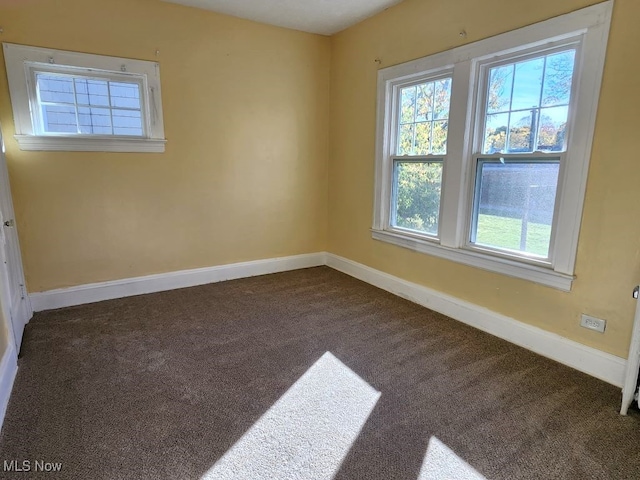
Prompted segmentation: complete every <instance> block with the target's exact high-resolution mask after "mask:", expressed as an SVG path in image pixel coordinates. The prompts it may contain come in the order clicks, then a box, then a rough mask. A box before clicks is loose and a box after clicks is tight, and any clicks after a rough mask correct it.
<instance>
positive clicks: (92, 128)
mask: <svg viewBox="0 0 640 480" xmlns="http://www.w3.org/2000/svg"><path fill="white" fill-rule="evenodd" d="M78 122H79V123H80V133H83V134H96V135H111V134H112V133H113V131H112V130H111V113H110V112H109V109H108V108H90V107H78Z"/></svg>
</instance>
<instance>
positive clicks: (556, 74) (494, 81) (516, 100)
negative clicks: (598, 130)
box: [482, 49, 575, 154]
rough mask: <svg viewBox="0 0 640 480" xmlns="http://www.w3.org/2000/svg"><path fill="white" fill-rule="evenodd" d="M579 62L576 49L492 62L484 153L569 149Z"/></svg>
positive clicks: (488, 78)
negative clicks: (575, 71) (575, 70)
mask: <svg viewBox="0 0 640 480" xmlns="http://www.w3.org/2000/svg"><path fill="white" fill-rule="evenodd" d="M574 63H575V49H571V50H567V51H564V52H559V53H553V54H550V55H544V56H540V57H537V58H533V59H530V60H526V61H523V62H514V63H512V64H509V65H501V66H499V67H494V68H490V69H489V72H488V74H487V75H488V77H487V92H486V95H487V110H486V115H485V127H484V139H483V140H484V141H483V147H482V153H485V154H492V153H496V152H504V153H531V152H533V151H535V150H541V151H551V152H560V151H563V150H564V148H565V138H564V137H565V131H566V123H567V119H568V115H569V111H568V106H569V101H570V97H571V85H572V81H573V68H574ZM544 107H555V108H544ZM506 115H509V120H508V131H507V130H506V127H507V117H506ZM503 129H504V132H503ZM503 136H504V137H505V138H503Z"/></svg>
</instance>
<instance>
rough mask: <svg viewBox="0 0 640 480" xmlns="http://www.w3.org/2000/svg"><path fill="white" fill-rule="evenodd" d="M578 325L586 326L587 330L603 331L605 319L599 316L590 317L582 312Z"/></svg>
mask: <svg viewBox="0 0 640 480" xmlns="http://www.w3.org/2000/svg"><path fill="white" fill-rule="evenodd" d="M580 326H581V327H584V328H588V329H589V330H595V331H596V332H600V333H604V329H605V327H606V326H607V321H606V320H602V319H600V318H596V317H591V316H589V315H584V314H582V320H580Z"/></svg>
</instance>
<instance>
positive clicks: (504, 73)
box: [487, 65, 513, 113]
mask: <svg viewBox="0 0 640 480" xmlns="http://www.w3.org/2000/svg"><path fill="white" fill-rule="evenodd" d="M488 83H489V87H488V90H489V92H488V95H487V112H488V113H497V112H507V111H509V110H510V108H511V88H512V87H513V65H507V66H504V67H497V68H492V69H491V70H489V82H488Z"/></svg>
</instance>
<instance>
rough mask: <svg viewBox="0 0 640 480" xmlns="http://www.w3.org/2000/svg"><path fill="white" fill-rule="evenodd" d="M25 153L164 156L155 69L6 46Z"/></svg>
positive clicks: (148, 65) (139, 63)
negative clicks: (105, 152) (158, 154)
mask: <svg viewBox="0 0 640 480" xmlns="http://www.w3.org/2000/svg"><path fill="white" fill-rule="evenodd" d="M4 51H5V62H6V65H7V73H8V76H9V87H10V91H11V102H12V105H13V111H14V117H15V125H16V139H17V140H18V143H19V145H20V148H21V149H23V150H85V151H131V152H138V151H143V152H162V151H164V143H165V141H164V129H163V121H162V105H161V101H160V78H159V66H158V64H156V63H153V62H145V61H140V60H129V59H122V58H114V57H104V56H98V55H89V54H80V53H73V52H63V51H57V50H46V49H41V48H34V47H25V46H22V45H12V44H4Z"/></svg>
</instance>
